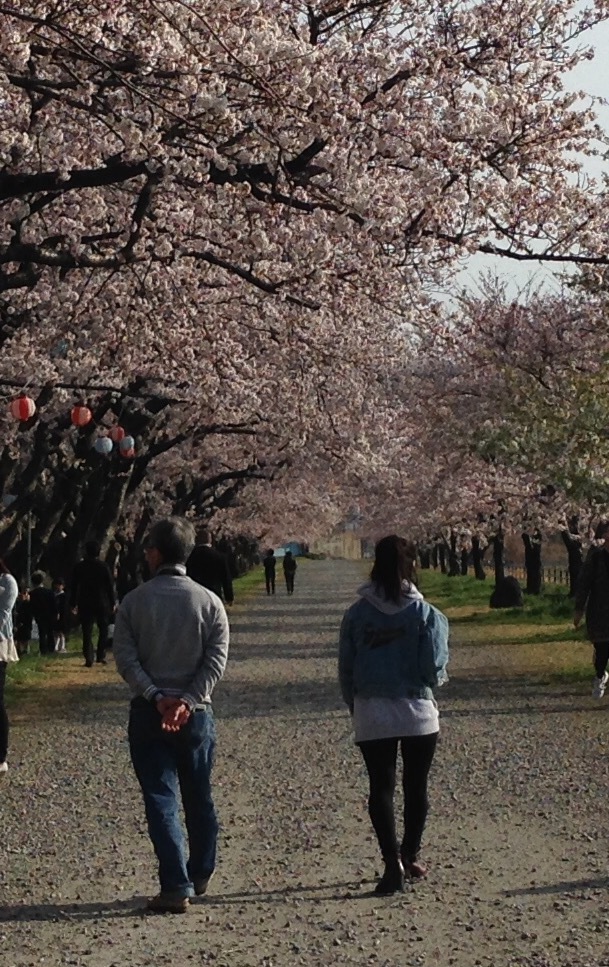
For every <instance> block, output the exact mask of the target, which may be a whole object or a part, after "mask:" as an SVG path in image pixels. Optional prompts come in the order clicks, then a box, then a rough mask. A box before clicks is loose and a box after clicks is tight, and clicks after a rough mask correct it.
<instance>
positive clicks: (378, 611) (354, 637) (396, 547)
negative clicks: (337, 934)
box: [339, 535, 448, 895]
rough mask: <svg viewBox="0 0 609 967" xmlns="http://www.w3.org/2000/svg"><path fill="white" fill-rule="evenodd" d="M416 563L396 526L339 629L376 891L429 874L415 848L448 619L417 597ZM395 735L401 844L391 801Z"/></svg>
mask: <svg viewBox="0 0 609 967" xmlns="http://www.w3.org/2000/svg"><path fill="white" fill-rule="evenodd" d="M414 567H415V548H414V545H413V544H411V543H410V542H408V541H406V540H404V539H403V538H401V537H397V536H396V535H391V536H389V537H384V538H383V539H382V540H380V541H379V542H378V544H377V545H376V549H375V561H374V566H373V568H372V572H371V575H370V581H369V582H367V583H366V584H364V585H362V587H361V588H359V590H358V594H359V600H358V601H357V602H356V603H355V604H353V605H351V607H350V608H349V609H348V610H347V611H346V612H345V616H344V618H343V621H342V625H341V629H340V647H339V679H340V686H341V691H342V695H343V698H344V700H345V702H346V703H347V705H348V707H349V711H350V712H351V714H352V716H353V724H354V728H355V742H356V744H357V745H358V746H359V747H360V749H361V751H362V755H363V757H364V762H365V764H366V768H367V770H368V776H369V779H370V797H369V800H368V808H369V812H370V819H371V820H372V825H373V827H374V831H375V833H376V835H377V839H378V841H379V846H380V848H381V853H382V856H383V860H384V863H385V870H384V873H383V876H382V877H381V879H380V880H379V882H378V884H377V886H376V890H375V892H376V893H378V894H383V895H387V894H391V893H395V892H396V891H401V890H403V889H404V877H405V876H409V877H422V876H425V875H426V873H427V870H426V868H425V867H424V866H423V864H422V863H421V862H420V861H419V859H418V855H419V849H420V846H421V838H422V835H423V829H424V827H425V819H426V817H427V808H428V801H427V777H428V774H429V770H430V768H431V763H432V760H433V756H434V752H435V748H436V742H437V739H438V733H439V720H438V706H437V705H436V702H435V701H434V697H433V689H434V688H435V687H436V686H437V685H441V684H443V683H444V682H445V681H447V680H448V677H447V675H446V666H447V664H448V621H447V619H446V617H445V616H444V615H443V614H442V613H441V612H440V611H438V610H437V609H436V608H434V607H432V606H431V605H430V604H427V603H426V602H425V601H424V600H423V596H422V594H421V593H420V592H419V591H418V590H417V588H416V587H415V585H414V583H413V578H414ZM398 744H399V745H400V747H401V752H402V761H403V775H402V784H403V788H404V836H403V838H402V842H401V845H400V844H399V843H398V838H397V833H396V825H395V815H394V807H393V797H394V793H395V782H396V763H397V749H398Z"/></svg>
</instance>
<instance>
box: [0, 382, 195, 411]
mask: <svg viewBox="0 0 609 967" xmlns="http://www.w3.org/2000/svg"><path fill="white" fill-rule="evenodd" d="M32 383H33V377H29V378H28V379H27V381H24V380H16V379H2V378H0V386H13V387H15V388H16V389H19V390H24V389H25V388H26V387H29V386H31V385H32ZM52 386H53V388H54V389H68V390H74V391H76V392H86V393H115V394H116V395H117V396H120V397H121V398H122V399H123V400H124V399H125V398H129V397H131V398H133V399H142V400H161V402H163V403H188V402H191V401H190V400H187V399H184V398H182V397H177V396H175V397H174V396H164V395H163V394H162V393H151V392H143V391H141V390H128V389H124V388H122V389H121V388H120V387H119V386H93V385H92V384H90V383H87V384H84V383H55V382H53V383H52ZM123 405H124V403H123Z"/></svg>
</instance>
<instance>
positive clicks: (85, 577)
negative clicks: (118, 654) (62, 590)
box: [70, 541, 116, 668]
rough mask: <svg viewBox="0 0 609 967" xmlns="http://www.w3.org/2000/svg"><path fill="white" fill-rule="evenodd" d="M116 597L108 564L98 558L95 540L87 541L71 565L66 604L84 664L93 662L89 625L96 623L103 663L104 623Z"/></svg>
mask: <svg viewBox="0 0 609 967" xmlns="http://www.w3.org/2000/svg"><path fill="white" fill-rule="evenodd" d="M115 605H116V597H115V594H114V583H113V581H112V575H111V574H110V568H109V567H108V565H107V564H105V563H104V562H103V561H101V560H100V557H99V544H97V543H96V542H95V541H87V543H86V544H85V556H84V558H83V559H82V561H79V562H78V564H76V566H75V568H74V574H73V576H72V585H71V588H70V607H71V608H72V611H73V612H74V613H75V614H78V620H79V621H80V624H81V627H82V650H83V654H84V656H85V665H86V666H87V668H90V667H91V665H92V664H93V626H94V625H97V631H98V637H97V654H96V660H97V662H98V664H102V665H105V664H106V648H107V647H108V627H109V625H110V619H111V617H112V615H113V614H114V610H115Z"/></svg>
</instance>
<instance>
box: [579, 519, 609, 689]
mask: <svg viewBox="0 0 609 967" xmlns="http://www.w3.org/2000/svg"><path fill="white" fill-rule="evenodd" d="M595 536H596V539H597V540H599V541H601V540H602V542H603V543H602V544H601V545H596V546H593V547H591V548H590V550H589V551H588V554H587V557H586V560H585V561H584V563H583V566H582V569H581V571H580V572H579V577H578V579H577V585H576V588H575V615H574V618H573V624H574V625H575V627H576V628H577V627H578V626H579V624H580V622H581V620H582V618H583V617H584V614H585V616H586V634H587V636H588V639H589V640H590V641H591V642H592V645H593V647H594V671H595V677H594V680H593V683H592V695H593V696H594V698H602V697H603V695H604V694H605V689H606V687H607V682H609V672H607V662H609V521H606V520H605V521H602V523H600V524H599V525H598V527H597V529H596V535H595Z"/></svg>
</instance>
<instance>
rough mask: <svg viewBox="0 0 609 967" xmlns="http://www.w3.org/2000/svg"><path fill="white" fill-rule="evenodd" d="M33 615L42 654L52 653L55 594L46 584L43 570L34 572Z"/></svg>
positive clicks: (31, 596)
mask: <svg viewBox="0 0 609 967" xmlns="http://www.w3.org/2000/svg"><path fill="white" fill-rule="evenodd" d="M30 604H31V605H32V617H33V618H34V621H35V622H36V625H37V627H38V648H39V651H40V654H41V655H52V654H53V652H54V651H55V632H54V625H55V613H56V612H55V595H54V594H53V592H52V591H51V589H50V588H45V586H44V574H43V572H42V571H34V573H33V574H32V590H31V591H30Z"/></svg>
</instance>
